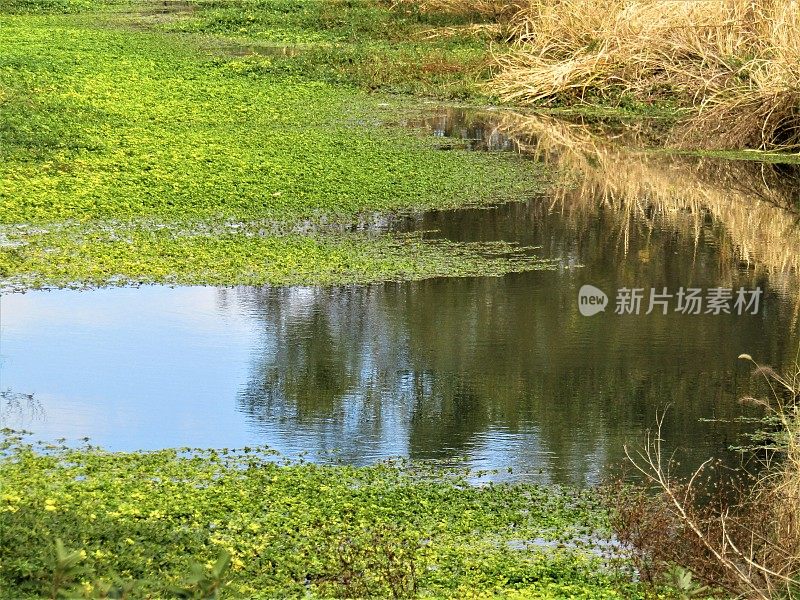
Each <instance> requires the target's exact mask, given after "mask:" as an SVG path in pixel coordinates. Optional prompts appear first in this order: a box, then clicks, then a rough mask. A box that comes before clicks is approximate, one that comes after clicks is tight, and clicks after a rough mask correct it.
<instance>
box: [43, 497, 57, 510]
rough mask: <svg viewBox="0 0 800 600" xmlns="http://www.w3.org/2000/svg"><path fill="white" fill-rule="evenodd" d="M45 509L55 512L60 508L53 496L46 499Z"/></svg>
mask: <svg viewBox="0 0 800 600" xmlns="http://www.w3.org/2000/svg"><path fill="white" fill-rule="evenodd" d="M44 509H45V510H46V511H48V512H53V511H56V510H58V508H56V501H55V500H53V499H52V498H48V499H47V500H45V501H44Z"/></svg>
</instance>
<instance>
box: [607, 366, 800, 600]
mask: <svg viewBox="0 0 800 600" xmlns="http://www.w3.org/2000/svg"><path fill="white" fill-rule="evenodd" d="M740 358H743V359H745V360H748V361H751V362H753V365H754V366H755V370H754V375H755V376H756V377H757V378H760V379H762V380H763V382H764V384H765V386H766V388H767V390H768V392H767V397H766V399H758V400H756V399H754V398H746V399H745V400H744V401H746V402H751V403H756V404H758V405H760V406H762V407H763V408H764V409H765V412H766V419H765V423H767V424H768V425H769V427H770V430H769V432H768V433H769V435H768V437H767V438H766V439H765V440H762V442H761V443H760V444H759V446H758V447H756V448H753V451H754V452H755V453H757V456H759V457H760V460H759V462H760V469H759V470H754V471H753V473H754V474H752V475H751V476H750V477H749V478H748V479H746V480H743V479H741V478H740V479H738V480H735V481H734V482H733V483H734V485H733V486H731V485H730V482H728V483H729V485H727V486H725V487H723V485H722V484H723V483H725V482H726V480H725V478H722V477H720V476H719V473H717V472H714V471H715V470H714V469H713V468H711V466H710V463H711V461H707V463H705V464H704V465H702V466H701V467H700V468H699V469H698V470H697V471H696V473H695V474H694V476H692V477H691V478H690V479H689V480H688V481H686V480H680V479H678V478H675V477H673V476H672V474H671V472H670V471H671V467H672V463H671V461H670V460H669V459H667V458H666V457H664V455H663V452H662V447H661V427H660V424H661V421H660V420H659V427H658V428H657V430H656V431H655V432H654V434H653V435H652V436H648V441H647V443H646V445H645V447H644V449H642V450H640V451H635V452H631V453H629V454H628V457H629V459H630V461H631V463H632V464H633V465H634V466H635V467H636V468H637V469H638V470H639V472H640V473H641V474H642V475H643V476H644V478H645V481H647V482H648V483H649V484H651V486H652V487H653V488H654V490H655V492H656V494H655V495H652V494H651V493H650V491H649V490H646V489H645V488H644V487H631V486H624V485H621V484H617V485H616V486H615V487H614V488H612V489H611V490H610V491H609V501H610V502H612V503H613V504H614V506H615V507H617V508H618V510H617V516H616V518H615V520H616V522H615V529H616V531H617V533H618V536H619V537H620V539H621V541H622V542H623V543H625V544H627V545H629V546H630V547H632V548H633V554H634V559H635V561H636V563H637V566H638V568H639V572H640V574H641V575H642V576H643V577H644V578H645V579H649V580H651V581H658V580H659V579H661V578H663V577H664V576H665V574H667V573H668V570H667V569H668V568H669V567H670V566H671V565H681V567H682V568H686V569H687V572H690V573H692V574H694V575H696V576H697V578H698V579H700V581H701V582H702V583H704V584H706V586H707V587H706V589H719V590H724V591H725V592H727V593H729V594H731V595H733V596H734V597H738V598H758V599H761V600H769V599H772V598H797V597H798V596H800V414H798V411H799V410H800V406H798V402H799V401H800V367H797V366H795V369H794V372H793V373H791V374H789V375H786V376H782V375H779V374H777V373H776V372H775V371H773V370H772V369H771V368H769V367H763V366H761V365H758V364H756V363H755V362H754V361H753V360H752V358H751V357H750V356H749V355H746V354H743V355H742V356H741V357H740ZM662 419H663V415H662ZM701 480H703V481H702V482H701ZM710 490H711V493H709V491H710ZM674 568H675V567H674V566H673V569H674ZM685 591H686V592H691V591H693V590H691V589H689V590H685ZM694 591H695V592H697V591H698V590H694ZM686 597H693V596H691V595H690V594H688V593H687V596H686Z"/></svg>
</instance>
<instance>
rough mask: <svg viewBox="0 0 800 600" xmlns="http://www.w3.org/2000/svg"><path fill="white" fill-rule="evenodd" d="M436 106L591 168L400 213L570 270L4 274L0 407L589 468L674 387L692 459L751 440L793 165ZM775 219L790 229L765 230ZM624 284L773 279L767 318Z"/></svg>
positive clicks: (777, 294) (783, 251) (772, 351)
mask: <svg viewBox="0 0 800 600" xmlns="http://www.w3.org/2000/svg"><path fill="white" fill-rule="evenodd" d="M451 117H452V115H450V116H448V115H445V116H444V118H445V119H447V118H451ZM435 118H438V119H440V120H441V119H442V118H443V117H442V115H438V116H436V117H435ZM437 123H439V122H438V121H437V122H434V125H435V126H436V127H439V129H442V130H443V131H444V130H445V129H447V127H448V126H449V127H450V129H449V130H447V131H445V133H446V134H448V135H452V134H453V132H454V128H455V129H458V128H459V127H460V128H461V129H462V130H464V132H465V133H464V134H463V135H462V134H458V132H456V134H457V135H458V136H459V137H463V138H467V139H480V140H483V142H481V143H480V144H483V145H484V146H485V148H483V149H489V150H514V151H526V149H527V151H529V153H530V155H531V156H532V157H534V158H535V159H537V160H549V161H556V162H559V164H561V165H562V166H563V165H564V164H565V163H569V164H571V165H572V166H574V167H576V168H580V169H582V170H579V172H580V179H579V184H578V185H574V184H573V185H571V186H564V187H563V188H557V189H556V191H554V192H553V193H552V194H549V195H547V196H543V197H540V198H531V199H528V200H526V201H524V202H519V203H513V204H506V205H503V206H500V207H497V208H493V209H475V210H462V211H456V212H442V213H431V214H428V215H425V216H423V217H421V218H419V219H414V220H411V221H406V222H404V224H403V227H404V228H412V229H421V230H425V231H429V232H430V233H428V234H427V235H431V236H442V237H446V238H449V239H453V240H460V241H477V240H505V241H514V242H519V243H520V244H523V245H534V246H538V247H540V249H539V251H538V252H539V254H540V255H541V256H543V257H545V258H550V259H554V260H556V261H557V263H558V265H559V268H558V269H557V270H555V271H540V272H530V273H522V274H512V275H507V276H505V277H502V278H455V279H433V280H427V281H421V282H413V283H384V284H377V285H370V286H350V287H347V286H346V287H334V288H314V287H295V288H203V287H196V288H168V287H157V286H152V287H142V288H138V289H134V288H125V289H105V290H94V291H88V292H80V291H57V292H44V291H42V292H32V293H27V294H7V295H4V296H3V297H2V300H1V303H2V307H1V310H2V317H1V318H0V323H1V330H0V333H1V336H2V339H1V340H0V358H1V360H2V363H0V390H4V391H5V392H4V396H3V398H0V402H2V406H4V408H3V409H2V411H3V412H0V415H2V417H0V418H2V419H3V420H4V422H5V423H6V424H7V425H11V426H15V427H20V426H24V427H26V428H28V429H30V430H32V431H33V432H34V434H35V436H36V437H39V438H44V439H55V438H58V437H66V438H68V439H71V440H75V439H78V438H81V437H83V436H88V437H90V438H91V440H92V441H93V442H94V443H98V444H100V445H103V446H105V447H107V448H110V449H114V450H133V449H142V448H144V449H152V448H161V447H167V446H192V447H241V446H244V445H255V444H267V445H269V446H271V447H273V448H276V449H278V450H279V451H281V452H283V453H285V454H287V455H289V456H295V457H296V456H299V455H304V456H306V457H308V458H310V459H312V460H318V461H331V460H343V461H346V462H350V463H356V464H366V463H370V462H374V461H376V460H380V459H382V458H386V457H390V456H407V457H411V458H415V459H442V460H446V461H450V462H456V461H465V463H466V464H467V465H469V466H471V467H473V468H500V469H505V468H507V467H511V468H512V469H513V476H518V477H524V478H528V479H534V480H539V481H544V482H568V483H575V484H591V483H595V482H597V481H598V480H599V479H600V478H601V477H602V476H603V475H604V474H605V473H607V472H608V471H609V469H611V468H612V467H613V466H614V465H616V464H618V463H620V462H621V461H622V458H623V445H624V444H625V443H626V442H629V443H633V444H636V443H639V442H640V441H641V438H642V435H643V434H644V432H645V430H646V429H647V428H649V427H652V426H653V424H654V422H655V415H656V412H657V411H658V410H659V409H662V408H664V407H666V406H670V410H669V412H668V413H667V417H666V420H665V428H664V431H663V434H664V437H665V439H666V440H667V445H668V448H669V449H672V448H679V449H680V456H681V457H682V458H683V459H684V461H683V462H684V465H686V466H687V468H688V466H689V465H692V464H697V463H699V462H701V461H702V460H704V459H705V458H706V457H708V456H709V455H725V449H726V448H728V447H729V446H731V445H733V444H737V443H740V441H741V438H740V434H741V433H742V432H743V431H747V430H749V427H750V426H749V425H746V424H742V423H740V422H738V421H737V418H738V417H739V416H741V415H743V414H752V413H747V412H746V411H747V409H746V408H745V407H743V406H742V405H740V404H739V403H738V402H737V398H739V397H740V396H741V395H743V394H745V393H747V392H749V391H751V388H752V385H751V381H750V374H749V368H748V366H747V365H746V364H744V363H743V362H742V361H738V360H737V356H738V355H739V354H740V353H745V352H746V353H749V354H751V355H752V356H753V357H755V358H757V359H758V360H759V361H761V362H764V363H767V364H771V365H773V366H776V367H778V368H780V367H785V366H787V365H788V364H790V363H791V362H792V361H793V360H794V358H795V355H796V350H797V306H798V304H797V301H796V299H797V283H796V278H795V276H794V275H793V274H792V273H793V268H794V263H793V262H792V261H794V260H796V256H797V254H796V252H795V251H796V249H797V245H796V241H797V240H796V236H797V229H796V227H797V219H796V214H795V208H794V206H795V204H794V203H795V199H796V189H795V188H794V184H793V183H792V181H793V179H792V177H790V176H789V175H786V174H783V175H782V174H781V173H780V172H778V174H777V175H775V171H774V170H770V171H769V172H768V173H767V174H766V175H765V172H764V171H763V170H762V171H761V172H760V173H759V177H760V180H759V179H758V178H755V177H753V174H752V172H751V171H752V170H753V168H754V167H753V166H752V165H744V166H742V165H739V166H735V165H734V166H732V165H731V164H727V163H719V162H713V161H708V160H706V161H705V162H704V161H701V160H698V159H685V158H682V159H675V158H665V157H653V156H650V155H647V156H645V157H644V158H642V157H641V156H638V155H635V154H631V153H630V152H627V151H623V150H620V149H618V148H617V147H616V146H614V145H613V144H611V143H609V145H607V146H603V145H602V144H600V143H599V142H597V141H595V142H593V143H594V144H595V145H594V146H593V147H590V146H589V145H587V144H588V143H587V142H586V140H585V139H584V140H583V142H584V143H583V144H582V145H580V146H577V147H572V146H570V143H569V142H567V143H565V142H564V140H565V134H564V132H561V133H560V136H559V140H560V142H559V143H560V144H561V146H558V145H557V144H556V142H555V141H553V139H554V138H555V137H556V136H555V135H554V134H553V132H552V131H550V130H542V129H541V127H545V125H546V126H548V127H551V129H552V127H553V125H552V124H549V125H548V124H547V123H545V125H541V123H539V124H534V129H533V130H531V129H530V128H529V129H528V133H527V135H526V136H522V137H521V136H519V135H514V134H513V131H511V128H510V127H509V126H508V125H507V124H506V126H505V129H499V127H500V125H499V124H498V123H497V122H491V123H490V126H489V125H486V124H483V125H480V127H477V126H473V125H474V123H473V124H471V125H470V126H469V127H468V126H461V125H458V123H456V125H453V123H452V122H448V121H446V120H445V122H444V125H442V126H439V125H437ZM418 126H431V123H430V122H423V123H421V124H419V123H418ZM431 127H433V126H431ZM470 127H471V128H470ZM535 127H540V129H539V130H536V129H535ZM557 127H558V126H557ZM567 133H569V134H570V135H572V136H573V137H575V136H577V137H578V138H579V140H580V135H581V132H580V131H576V130H573V129H568V130H567ZM548 135H549V136H550V137H547V136H548ZM493 136H494V137H493ZM487 140H488V141H487ZM589 141H590V142H591V140H589ZM480 144H478V146H477V148H478V149H480ZM543 145H544V146H543ZM532 146H536V147H535V148H533V150H531V147H532ZM587 157H588V158H587ZM759 168H761V167H759ZM780 168H783V167H780ZM732 172H734V173H733V174H731V173H732ZM770 177H773V179H770ZM736 182H738V183H736ZM745 184H746V185H745ZM765 223H766V224H767V226H766V227H765V225H764V224H765ZM776 231H777V233H776ZM765 232H767V233H768V235H771V236H773V238H774V239H767V240H766V241H767V242H769V244H760V243H758V240H759V236H761V235H764V233H765ZM586 283H590V284H592V285H595V286H597V287H599V288H601V289H603V290H605V291H606V292H607V293H608V294H609V295H610V296H611V297H612V298H611V302H612V306H610V307H609V309H608V310H607V311H606V312H604V313H600V314H597V315H595V316H593V317H584V316H581V315H580V313H579V311H578V298H577V295H578V290H579V288H580V287H581V286H582V285H584V284H586ZM626 286H627V287H641V288H646V289H649V288H650V287H656V288H659V289H660V288H662V287H667V288H668V289H669V290H672V291H677V289H678V288H679V287H681V286H683V287H689V286H691V287H700V288H711V287H720V286H721V287H726V288H734V289H735V288H738V287H739V286H743V287H745V288H748V289H750V288H755V287H760V288H761V289H762V290H763V291H764V297H763V299H762V302H761V306H760V309H759V312H758V314H756V315H736V314H731V315H725V314H722V315H712V314H701V315H683V314H678V313H675V312H672V311H671V312H670V313H669V314H667V315H662V314H659V313H658V312H654V313H653V314H650V315H644V314H640V315H616V314H614V311H613V295H614V294H615V293H616V290H617V289H618V288H620V287H626ZM726 456H727V460H728V461H729V462H730V461H734V460H735V456H734V455H732V454H727V455H726Z"/></svg>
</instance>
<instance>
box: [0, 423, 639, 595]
mask: <svg viewBox="0 0 800 600" xmlns="http://www.w3.org/2000/svg"><path fill="white" fill-rule="evenodd" d="M2 449H3V458H2V459H0V594H1V595H3V597H9V596H13V597H18V598H24V597H40V595H45V596H49V594H50V593H51V590H52V588H53V578H54V576H55V577H57V578H58V580H59V586H60V587H61V588H62V589H68V590H72V592H71V594H72V595H71V597H99V596H98V594H99V593H100V592H101V591H103V590H106V591H107V590H109V589H110V587H113V586H116V587H117V588H119V589H121V588H123V587H126V586H127V589H130V590H134V593H133V594H132V596H131V597H137V598H139V597H152V598H167V597H177V596H176V595H175V592H174V591H170V590H174V589H175V588H176V587H178V588H182V589H184V590H186V589H187V585H188V584H191V582H192V581H194V582H195V584H199V583H203V584H204V585H206V586H207V585H208V583H209V579H208V578H209V577H212V573H211V570H212V569H214V568H215V563H217V561H218V560H223V561H229V562H230V567H229V568H228V569H227V570H225V569H224V564H223V565H220V564H217V565H216V566H217V567H218V571H224V573H223V575H222V576H221V578H220V584H221V585H222V586H223V588H222V590H221V594H220V595H221V597H230V598H235V597H247V598H272V597H287V596H299V595H303V594H309V595H310V596H311V597H392V596H394V597H406V596H431V595H433V596H438V597H465V596H466V595H471V596H479V595H480V594H481V593H483V594H484V595H496V594H497V595H503V594H512V595H513V596H512V597H514V596H515V597H537V598H542V597H544V598H548V597H549V598H564V597H567V596H569V597H574V598H635V597H640V596H641V594H640V592H639V591H638V589H637V588H636V587H635V586H632V585H631V584H628V583H625V579H626V577H625V575H624V574H623V573H621V572H620V571H618V570H617V569H616V568H615V567H613V566H612V565H606V566H603V561H601V560H600V559H599V558H597V556H596V555H594V554H593V553H592V552H590V551H589V549H588V546H587V547H586V548H581V547H580V546H574V545H566V546H563V547H560V548H559V547H557V546H558V545H559V544H558V542H559V540H569V539H571V538H574V537H575V536H580V535H588V536H593V535H604V534H606V533H607V531H608V530H607V522H606V517H605V514H604V513H603V511H602V510H601V509H599V508H598V504H597V500H596V499H595V498H594V497H593V495H592V493H590V492H573V491H567V490H562V489H559V488H549V487H548V488H543V487H538V486H535V485H525V484H515V485H505V484H493V485H484V486H474V485H469V484H468V482H467V481H466V480H465V479H463V475H459V474H458V473H456V472H454V471H441V470H438V469H428V468H426V467H423V466H420V465H414V466H411V465H397V464H380V465H375V466H371V467H361V468H358V467H351V466H319V465H313V464H304V463H283V462H280V461H278V459H277V457H275V456H273V455H271V454H270V453H269V451H265V450H264V449H263V448H261V449H244V450H242V451H238V452H234V451H228V450H209V451H197V450H195V451H188V449H186V450H163V451H157V452H137V453H124V454H123V453H108V452H104V451H102V450H98V449H96V448H89V449H86V448H83V449H68V448H65V447H34V446H31V445H29V444H26V443H24V441H23V440H22V439H20V438H19V437H15V436H10V437H7V438H6V441H5V443H4V444H3V446H2ZM56 540H60V548H59V553H58V554H56V552H55V551H54V549H55V545H56V543H57V542H56ZM226 557H227V558H226ZM59 561H61V562H60V563H59ZM193 563H199V565H200V568H199V571H200V572H198V568H197V567H195V568H194V569H195V572H194V578H193V579H191V580H189V579H187V577H186V574H187V573H189V572H191V571H192V568H193V567H192V565H193ZM212 579H213V577H212ZM190 588H191V586H190ZM477 590H482V592H478V591H477ZM196 597H201V596H196ZM202 597H208V596H202Z"/></svg>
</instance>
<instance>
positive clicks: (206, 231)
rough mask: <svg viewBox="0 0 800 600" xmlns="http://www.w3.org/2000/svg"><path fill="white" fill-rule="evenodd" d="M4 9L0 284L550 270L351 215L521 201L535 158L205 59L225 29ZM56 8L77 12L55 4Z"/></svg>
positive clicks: (103, 13)
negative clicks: (407, 127)
mask: <svg viewBox="0 0 800 600" xmlns="http://www.w3.org/2000/svg"><path fill="white" fill-rule="evenodd" d="M277 4H278V5H281V6H283V5H284V4H286V3H285V2H283V3H281V2H278V3H277ZM295 4H296V3H295ZM263 5H264V6H263V7H262V11H266V12H269V10H271V8H270V6H271V3H269V2H267V3H263ZM4 6H5V8H6V10H5V12H0V276H2V282H3V287H4V288H6V289H8V288H12V289H13V288H18V289H19V288H22V289H26V288H36V287H52V286H56V287H58V286H68V285H78V286H80V285H104V284H125V283H139V282H148V283H180V284H220V285H225V284H231V285H233V284H265V283H270V284H295V283H305V284H313V283H322V284H330V283H349V282H370V281H378V280H386V279H391V280H403V279H418V278H423V277H431V276H447V275H481V274H489V275H497V274H502V273H505V272H509V271H515V270H523V269H532V268H544V267H546V265H545V264H544V263H542V262H541V261H537V260H535V259H534V258H533V257H532V256H531V255H530V253H529V252H524V251H522V250H520V249H517V248H512V247H508V246H506V245H503V244H499V245H498V244H490V245H486V244H474V245H470V244H453V243H446V242H441V241H432V240H430V239H424V238H423V237H422V236H418V235H410V236H409V235H402V236H401V235H395V234H391V233H387V232H386V231H370V230H368V229H367V230H363V229H358V228H355V227H353V226H352V225H353V224H354V223H357V222H359V221H360V220H363V218H364V215H371V214H376V213H377V214H381V215H384V214H386V215H390V214H397V213H407V212H410V211H412V212H413V211H417V212H418V211H424V210H429V209H444V208H458V207H462V206H469V205H476V204H477V205H480V204H489V203H495V202H499V201H506V200H510V199H520V198H523V197H525V196H526V195H530V194H531V193H532V192H534V191H535V190H536V189H537V187H538V185H539V177H540V174H538V173H537V172H536V170H535V169H534V168H533V167H532V165H531V164H530V163H528V164H525V163H524V162H523V161H521V160H518V159H515V158H514V157H503V156H498V155H486V154H477V153H468V152H462V151H450V152H443V151H440V150H436V148H434V147H433V145H432V143H431V142H430V141H429V140H426V139H424V138H421V137H420V136H419V135H415V134H414V133H412V132H407V131H401V130H397V129H392V128H389V127H383V126H381V125H380V123H382V122H384V121H391V120H393V119H394V118H395V117H396V114H397V113H398V111H403V110H408V101H407V100H398V99H396V98H391V97H384V96H382V95H380V94H378V95H370V94H368V93H366V92H364V91H362V90H360V89H358V88H356V87H354V86H351V85H337V84H335V83H331V82H328V81H323V80H316V79H314V78H313V77H310V76H309V75H308V74H307V73H306V74H291V73H290V74H285V73H283V74H281V73H275V72H272V71H270V70H269V69H267V70H264V69H262V68H257V67H258V66H259V65H261V64H262V63H263V61H261V62H259V61H254V60H253V59H252V58H251V57H248V56H244V57H237V56H235V55H227V54H225V53H220V52H218V51H214V50H213V47H214V46H215V45H219V44H220V43H221V42H220V39H222V38H218V37H214V35H212V34H202V35H198V34H188V33H175V32H169V31H164V29H165V27H158V28H156V27H149V26H148V27H143V26H140V25H141V23H140V22H139V21H136V19H134V18H133V17H129V16H127V15H129V14H132V15H135V14H138V13H137V11H139V10H144V9H145V8H147V6H148V5H143V8H142V7H141V6H140V5H122V6H120V5H117V6H115V7H112V8H105V9H103V10H99V8H98V7H97V6H95V7H94V8H93V10H95V12H80V10H81V7H82V6H83V5H81V4H77V3H65V4H64V5H63V6H62V5H60V4H55V5H52V6H51V5H48V6H46V7H45V8H47V10H38V11H36V10H33V9H31V7H32V6H33V7H34V8H35V7H36V5H33V4H31V3H29V2H22V3H19V2H17V3H16V4H14V3H11V4H5V5H4V4H3V3H0V8H2V7H4ZM273 8H274V7H273ZM65 9H70V10H71V11H72V14H59V13H58V11H59V10H65ZM84 9H85V7H84ZM87 10H88V9H87ZM172 27H173V28H175V25H174V23H173V25H172ZM225 39H228V38H225ZM209 48H212V49H211V50H210V49H209Z"/></svg>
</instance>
